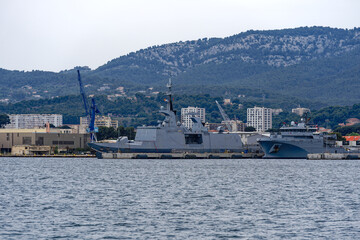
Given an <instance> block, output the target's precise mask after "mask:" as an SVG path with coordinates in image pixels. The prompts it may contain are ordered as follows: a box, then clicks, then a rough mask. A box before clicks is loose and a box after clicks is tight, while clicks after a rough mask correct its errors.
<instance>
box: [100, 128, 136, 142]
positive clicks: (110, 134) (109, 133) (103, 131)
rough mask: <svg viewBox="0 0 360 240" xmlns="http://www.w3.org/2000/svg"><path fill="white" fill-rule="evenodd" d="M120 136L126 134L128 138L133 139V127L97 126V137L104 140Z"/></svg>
mask: <svg viewBox="0 0 360 240" xmlns="http://www.w3.org/2000/svg"><path fill="white" fill-rule="evenodd" d="M120 136H127V137H128V139H130V140H134V139H135V129H134V128H133V127H126V128H124V127H123V126H120V127H118V128H117V129H114V128H113V127H99V132H98V133H97V134H96V137H97V139H98V140H99V141H100V140H105V139H117V138H118V137H120Z"/></svg>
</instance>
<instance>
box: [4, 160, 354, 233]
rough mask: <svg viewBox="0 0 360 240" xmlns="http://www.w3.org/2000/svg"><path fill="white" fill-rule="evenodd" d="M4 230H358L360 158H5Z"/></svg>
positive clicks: (74, 231)
mask: <svg viewBox="0 0 360 240" xmlns="http://www.w3.org/2000/svg"><path fill="white" fill-rule="evenodd" d="M0 161H1V166H2V167H1V169H0V189H1V193H0V210H1V211H0V238H1V239H49V238H65V239H169V238H170V239H219V238H223V239H229V238H245V239H248V238H250V239H253V238H260V239H261V238H267V239H277V238H284V239H289V238H293V239H304V238H305V239H315V238H316V239H318V238H324V239H325V238H326V239H329V238H331V239H354V238H359V237H360V199H359V196H360V176H359V172H360V171H359V170H360V162H359V161H350V160H342V161H308V160H264V159H226V160H223V159H197V160H191V159H189V160H175V159H173V160H166V159H162V160H157V159H153V160H136V159H132V160H119V159H95V158H88V159H81V158H77V159H72V158H63V159H52V158H0Z"/></svg>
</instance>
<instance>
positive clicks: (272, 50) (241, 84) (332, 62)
mask: <svg viewBox="0 0 360 240" xmlns="http://www.w3.org/2000/svg"><path fill="white" fill-rule="evenodd" d="M359 49H360V28H354V29H350V30H348V29H336V28H329V27H301V28H294V29H282V30H249V31H246V32H243V33H239V34H235V35H233V36H229V37H226V38H203V39H198V40H192V41H184V42H183V41H180V42H176V43H169V44H164V45H160V46H152V47H149V48H146V49H141V50H138V51H136V52H132V53H129V54H127V55H124V56H120V57H118V58H115V59H112V60H110V61H108V62H107V63H106V64H104V65H102V66H100V67H98V68H97V69H94V70H90V69H89V68H87V67H82V69H81V70H82V75H83V78H84V81H86V83H85V84H86V85H88V86H89V87H88V88H87V89H86V90H87V92H88V93H89V94H90V93H91V94H94V93H98V91H99V88H101V87H102V86H104V85H106V86H107V87H108V88H109V89H108V90H105V91H104V92H101V93H102V94H103V93H106V94H111V93H114V92H115V90H114V89H116V88H117V87H118V86H124V87H125V89H126V90H127V92H128V93H129V94H131V91H133V92H136V91H138V90H140V89H144V88H146V87H155V88H158V89H162V86H163V85H164V82H165V81H166V80H167V79H168V78H172V79H173V80H174V82H176V84H177V85H178V86H181V87H182V88H183V89H184V91H186V90H188V91H195V90H196V87H194V86H205V87H204V88H203V89H202V90H203V91H209V92H210V93H212V94H216V89H221V88H220V87H219V86H224V87H227V88H228V89H230V90H227V92H230V94H229V96H230V97H234V96H237V94H240V93H242V94H244V92H241V91H242V90H241V91H240V90H239V89H244V88H249V89H252V90H254V89H258V90H259V95H263V94H265V95H270V94H267V92H271V93H278V94H283V95H284V94H285V95H286V94H289V95H298V96H303V97H306V98H310V99H311V98H315V99H318V100H319V99H321V100H322V101H325V102H327V101H331V102H339V103H340V104H346V103H347V101H348V100H347V98H344V97H342V96H341V94H340V93H341V92H340V91H347V89H348V90H349V91H350V92H351V93H353V92H354V89H355V88H356V87H358V84H357V82H358V80H359V74H360V73H359V70H358V69H360V66H359V64H358V62H359V59H360V58H359V56H360V51H359ZM76 79H77V78H76V71H75V69H73V70H64V71H61V72H59V73H52V72H44V71H32V72H21V71H9V70H4V69H0V84H1V85H6V84H8V85H9V87H10V90H9V89H7V88H6V87H4V86H2V87H0V93H2V94H3V95H4V96H5V97H4V98H8V99H11V101H19V100H25V99H33V98H34V96H36V97H39V96H40V98H43V97H44V98H46V97H54V96H58V95H60V96H62V95H67V94H76V93H77V92H78V86H77V80H76ZM12 82H15V83H12ZM344 85H345V86H344ZM217 86H218V88H217ZM319 86H321V87H322V90H323V93H322V94H325V95H324V96H320V95H319V94H318V95H315V96H311V95H313V94H315V93H316V91H313V90H312V88H314V87H319ZM29 87H31V89H28V88H29ZM231 88H232V89H231ZM297 88H298V89H299V91H298V90H297ZM106 89H107V88H106ZM302 92H305V93H308V94H303V93H302ZM246 93H247V92H245V94H246ZM310 93H311V94H310ZM218 94H219V95H221V94H224V92H219V93H218ZM359 97H360V95H359V94H358V93H356V92H355V93H354V94H353V96H352V97H351V99H350V100H349V104H353V103H356V101H358V100H357V99H358V98H359Z"/></svg>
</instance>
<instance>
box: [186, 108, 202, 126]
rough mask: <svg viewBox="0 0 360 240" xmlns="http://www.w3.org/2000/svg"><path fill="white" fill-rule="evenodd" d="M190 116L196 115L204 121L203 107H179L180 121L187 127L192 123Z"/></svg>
mask: <svg viewBox="0 0 360 240" xmlns="http://www.w3.org/2000/svg"><path fill="white" fill-rule="evenodd" d="M191 117H198V118H200V120H201V121H202V122H203V123H205V108H198V107H187V108H182V109H181V123H182V124H183V125H184V126H185V127H187V128H189V129H190V128H191V127H192V125H193V122H192V120H191Z"/></svg>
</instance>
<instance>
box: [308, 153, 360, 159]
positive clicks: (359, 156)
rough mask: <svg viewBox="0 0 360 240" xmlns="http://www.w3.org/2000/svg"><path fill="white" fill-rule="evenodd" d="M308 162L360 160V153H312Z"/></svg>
mask: <svg viewBox="0 0 360 240" xmlns="http://www.w3.org/2000/svg"><path fill="white" fill-rule="evenodd" d="M307 159H308V160H359V159H360V153H312V154H308V155H307Z"/></svg>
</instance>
